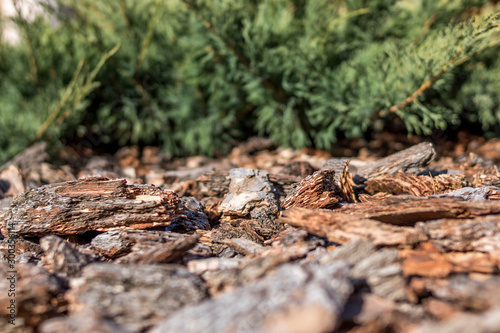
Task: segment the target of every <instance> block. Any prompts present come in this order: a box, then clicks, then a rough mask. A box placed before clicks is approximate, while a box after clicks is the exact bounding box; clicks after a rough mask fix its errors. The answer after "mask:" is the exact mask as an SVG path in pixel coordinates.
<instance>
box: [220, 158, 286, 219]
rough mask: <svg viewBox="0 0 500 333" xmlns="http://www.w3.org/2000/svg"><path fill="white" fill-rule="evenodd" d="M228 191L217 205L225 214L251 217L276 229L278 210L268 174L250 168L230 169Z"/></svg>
mask: <svg viewBox="0 0 500 333" xmlns="http://www.w3.org/2000/svg"><path fill="white" fill-rule="evenodd" d="M230 178H231V183H230V185H229V192H228V193H227V194H226V196H225V198H224V200H223V201H222V202H221V204H220V205H219V212H221V213H223V214H224V215H225V216H230V217H231V216H232V217H249V216H250V217H252V218H253V219H255V220H258V221H259V222H261V224H262V225H263V226H265V227H268V228H271V229H276V228H277V226H278V225H277V224H276V223H274V219H275V218H276V215H277V214H278V211H279V203H278V200H277V199H276V195H275V192H276V191H275V189H274V187H273V184H272V183H271V181H270V180H269V174H268V173H267V172H264V171H259V170H252V169H243V168H239V169H232V170H231V171H230Z"/></svg>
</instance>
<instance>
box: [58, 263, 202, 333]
mask: <svg viewBox="0 0 500 333" xmlns="http://www.w3.org/2000/svg"><path fill="white" fill-rule="evenodd" d="M70 286H71V289H70V290H69V291H68V293H67V297H66V298H67V299H68V301H69V303H70V312H71V313H75V312H78V311H82V310H87V309H90V310H94V311H96V312H97V313H99V314H100V315H101V316H103V317H105V318H109V319H112V320H113V321H114V322H115V323H116V324H118V325H120V326H121V327H123V328H124V329H127V330H131V331H141V330H144V329H146V328H148V327H150V326H152V325H155V324H157V323H158V322H159V321H160V320H162V319H163V318H165V317H167V316H170V315H171V314H172V313H173V312H174V311H175V310H177V309H179V308H180V307H182V306H184V305H187V304H190V303H197V302H199V301H200V300H202V299H203V298H205V297H206V291H205V288H204V286H203V282H202V281H201V279H200V278H199V277H198V276H196V275H194V274H192V273H190V272H189V271H188V270H187V269H185V268H184V267H182V266H180V265H117V264H111V263H94V264H90V265H88V266H87V267H85V268H84V269H83V272H82V277H81V278H77V279H72V280H71V283H70ZM179 332H181V331H179Z"/></svg>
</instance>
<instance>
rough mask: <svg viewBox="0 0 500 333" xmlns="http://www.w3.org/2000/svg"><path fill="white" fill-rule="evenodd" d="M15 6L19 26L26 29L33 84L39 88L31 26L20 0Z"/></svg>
mask: <svg viewBox="0 0 500 333" xmlns="http://www.w3.org/2000/svg"><path fill="white" fill-rule="evenodd" d="M14 8H15V10H16V14H17V19H18V22H19V26H20V27H21V28H22V29H23V30H24V34H25V37H26V45H27V46H28V53H29V62H30V70H31V75H32V77H33V84H34V85H35V87H37V88H38V87H39V80H38V66H37V63H36V56H35V50H34V48H33V41H32V40H31V33H30V28H29V26H28V23H27V22H26V20H25V18H24V17H23V14H22V12H21V7H20V6H19V2H18V0H14Z"/></svg>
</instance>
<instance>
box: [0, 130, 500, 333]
mask: <svg viewBox="0 0 500 333" xmlns="http://www.w3.org/2000/svg"><path fill="white" fill-rule="evenodd" d="M377 140H378V141H377ZM417 141H418V140H415V141H413V142H417ZM356 142H357V143H356V146H357V148H353V147H342V149H343V150H342V151H344V152H345V154H342V153H340V154H336V155H335V156H354V155H355V153H354V152H355V151H356V149H361V150H362V151H360V154H359V156H358V158H355V157H353V159H352V162H351V163H352V167H351V169H350V170H351V172H352V173H353V175H356V171H357V170H361V174H363V171H365V172H366V170H367V168H368V167H370V168H372V171H371V173H367V174H364V175H365V176H366V178H367V179H365V178H363V177H361V176H360V174H359V173H358V174H357V175H356V176H355V178H354V180H355V183H353V182H352V179H351V175H350V174H349V172H348V163H349V160H348V159H346V158H332V155H331V154H329V153H328V152H325V151H317V150H313V149H304V150H301V151H294V150H291V149H282V148H278V149H276V150H273V151H269V150H268V149H271V148H269V147H270V146H269V145H268V144H267V143H264V144H262V142H259V140H253V141H252V142H249V143H248V145H246V146H244V145H243V146H241V147H239V148H241V149H235V150H234V151H233V153H231V155H230V156H229V157H226V158H217V159H215V158H207V157H202V156H193V157H187V158H178V159H177V158H174V159H172V158H171V157H169V156H168V155H166V154H163V153H161V152H160V150H159V149H158V148H155V147H144V148H139V147H135V146H133V147H127V148H123V149H120V150H119V151H118V152H117V153H116V154H114V155H113V156H112V155H105V156H91V157H90V158H89V156H87V157H86V158H85V159H83V160H77V161H76V162H78V163H72V164H71V167H70V166H69V165H63V166H56V165H50V164H47V163H45V162H43V161H42V160H40V161H36V159H35V160H34V161H35V163H30V160H29V158H28V159H26V158H24V157H23V158H20V159H18V160H19V161H21V160H22V161H24V162H22V163H21V162H19V163H17V162H16V163H15V164H10V166H7V167H4V168H3V169H2V170H7V171H6V173H5V174H7V173H8V174H9V175H13V176H12V177H14V176H15V178H16V177H17V178H16V179H17V182H21V183H22V184H21V185H22V186H24V188H25V189H30V188H35V189H34V190H32V191H29V192H24V193H21V194H20V195H19V196H18V197H17V198H16V199H15V200H14V201H13V199H14V197H13V196H12V193H11V192H5V191H0V196H1V195H4V196H5V197H4V198H3V199H2V198H0V220H1V221H2V233H3V235H0V258H1V259H4V260H2V261H3V262H2V263H0V264H1V265H0V289H2V292H1V293H0V306H1V309H0V314H1V315H0V327H2V328H3V327H6V326H9V325H10V324H9V323H8V322H7V319H8V317H6V315H7V310H8V309H7V306H8V305H9V303H12V297H9V296H8V291H9V288H12V285H14V287H15V289H16V296H15V304H16V315H17V319H16V326H15V329H16V330H15V332H18V333H33V332H42V333H63V332H64V333H66V332H82V333H83V332H85V333H87V332H98V333H99V332H102V333H127V332H128V333H130V332H134V333H139V332H141V333H143V332H148V333H155V332H175V333H177V332H190V331H192V332H263V333H273V332H280V333H281V332H294V333H309V332H352V333H361V332H366V333H368V332H369V333H373V332H375V333H384V332H394V333H406V332H412V330H413V331H414V332H430V331H440V332H441V331H442V332H447V331H449V332H460V331H467V332H475V331H483V332H496V331H497V328H498V321H496V320H495V318H496V317H495V316H498V308H499V307H500V296H498V295H500V278H499V272H500V245H499V244H500V231H499V230H500V188H499V187H497V186H496V185H498V184H500V182H499V176H500V175H499V174H498V167H499V166H498V165H497V164H496V162H495V161H496V157H495V156H496V155H497V153H496V152H491V151H489V150H484V149H481V148H480V147H481V145H482V144H483V142H484V140H483V141H481V140H480V139H477V141H471V142H468V143H463V144H461V145H457V146H455V150H453V151H448V153H449V154H448V156H442V157H440V158H439V159H438V160H437V161H432V162H431V163H430V164H428V163H429V159H431V158H432V155H433V150H432V146H431V145H430V144H420V145H417V146H414V147H413V148H410V149H409V150H406V151H402V152H400V153H397V154H395V155H392V156H390V157H389V158H387V159H382V160H379V161H377V162H374V163H371V162H366V160H367V159H369V160H372V159H373V157H374V155H373V154H372V149H373V148H374V147H381V149H380V150H377V151H376V153H378V154H379V155H380V153H381V152H382V151H383V149H385V148H387V149H390V150H391V152H392V151H397V148H398V147H402V146H403V145H402V144H401V141H398V139H397V138H396V137H394V140H392V139H391V140H390V141H382V142H381V141H380V140H379V139H375V141H365V140H363V139H360V140H358V141H356ZM496 145H497V143H495V141H494V140H492V142H490V143H489V144H485V145H484V146H489V147H496ZM364 147H367V148H368V149H366V148H364ZM447 147H448V146H447ZM450 147H451V146H450ZM261 149H263V150H261ZM273 149H274V148H273ZM353 149H354V150H353ZM436 149H437V150H438V151H440V152H442V151H443V146H441V145H436ZM446 149H449V147H448V148H446ZM467 149H468V150H467ZM141 150H142V152H141ZM471 150H472V151H471ZM30 154H31V156H32V157H31V158H36V156H33V154H32V153H30V152H27V153H26V154H25V155H26V156H30ZM478 154H482V155H478ZM419 156H420V160H419V161H417V160H418V158H419ZM485 156H490V157H491V158H488V157H485ZM21 157H22V156H21ZM41 159H43V160H45V157H43V156H41ZM499 160H500V159H499ZM74 162H75V161H74ZM424 166H425V167H426V168H427V169H425V170H422V167H424ZM15 168H19V172H17V171H16V170H17V169H15ZM23 168H25V169H23ZM243 168H244V169H243ZM363 168H365V169H363ZM317 170H320V171H317ZM14 171H15V172H14ZM410 172H417V173H414V174H412V173H410ZM378 173H380V174H378ZM20 175H21V176H22V177H19V176H20ZM78 175H97V176H99V175H109V176H111V177H113V178H118V177H121V178H126V180H127V182H128V184H133V185H128V184H127V183H126V182H125V180H124V179H114V180H105V179H103V178H95V177H94V178H91V179H87V180H78V181H69V182H66V183H60V182H61V181H64V180H70V179H74V178H75V177H77V176H78ZM9 177H10V178H12V177H11V176H9ZM464 177H465V178H464ZM0 178H1V177H0ZM46 183H52V185H46V186H43V187H39V186H40V185H41V184H46ZM144 183H154V184H155V186H151V185H141V184H144ZM0 189H4V188H3V187H1V184H0ZM174 192H175V193H174ZM225 199H226V200H225ZM224 200H225V202H224V203H223V204H221V203H222V202H223V201H224ZM11 203H12V204H11ZM283 207H285V208H287V209H285V210H283V209H282V208H283ZM304 207H306V208H304ZM325 207H326V208H325ZM7 264H9V266H7ZM12 275H14V276H13V277H12ZM456 323H458V324H456ZM0 331H1V329H0Z"/></svg>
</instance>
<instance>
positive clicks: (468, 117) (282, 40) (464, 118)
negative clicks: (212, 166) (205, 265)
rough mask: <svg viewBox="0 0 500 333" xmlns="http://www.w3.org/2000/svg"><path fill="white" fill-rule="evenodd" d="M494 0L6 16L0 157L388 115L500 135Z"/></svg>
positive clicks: (140, 7) (80, 8) (156, 1)
mask: <svg viewBox="0 0 500 333" xmlns="http://www.w3.org/2000/svg"><path fill="white" fill-rule="evenodd" d="M495 3H497V2H496V1H479V0H462V1H459V0H441V1H430V0H416V1H404V0H401V1H394V0H373V1H368V0H366V1H363V0H344V1H342V0H309V1H306V0H258V1H257V0H249V1H236V0H168V1H164V0H144V1H135V0H121V1H111V0H100V1H94V0H80V1H77V2H75V1H70V0H58V1H57V5H56V6H55V7H47V12H49V13H50V14H51V15H53V16H54V17H57V24H54V23H50V22H48V20H47V19H44V18H42V17H39V18H37V19H35V20H34V21H27V20H25V19H23V18H22V17H18V18H16V19H15V21H16V23H17V24H18V26H19V28H20V31H21V32H22V37H23V39H22V42H21V43H19V44H17V45H13V46H12V45H8V44H7V43H5V42H4V43H1V44H0V75H1V79H0V112H1V117H0V161H5V160H6V159H7V158H9V157H11V156H12V155H13V154H15V153H16V152H18V151H20V150H21V149H22V148H23V147H25V146H26V145H27V144H29V143H30V142H33V141H34V140H38V139H44V140H48V141H50V142H52V143H53V144H54V147H58V146H60V145H61V144H64V143H66V142H74V141H85V140H86V142H87V143H90V144H91V145H93V146H99V145H101V144H110V143H112V144H118V145H125V144H130V143H138V144H159V145H161V146H162V147H163V148H164V150H166V151H169V152H171V153H173V154H176V155H181V154H199V153H201V154H208V155H214V154H218V153H225V152H227V151H228V150H229V149H230V148H231V147H232V146H233V145H234V144H235V143H236V142H238V140H242V139H244V138H245V137H247V136H249V135H254V134H260V135H264V136H269V137H271V138H272V139H273V140H274V141H275V142H276V143H278V144H282V145H285V146H291V147H295V148H299V147H304V146H316V147H318V148H322V149H330V148H331V147H332V146H333V145H334V144H335V142H336V140H337V139H338V138H339V137H340V136H361V135H364V134H365V133H368V132H370V131H372V130H374V128H377V127H380V124H382V125H390V124H392V123H393V122H395V121H396V120H397V121H400V122H401V123H402V124H404V125H405V127H406V130H407V132H408V133H409V134H412V133H416V134H430V133H431V132H432V131H433V130H435V129H441V130H444V129H446V128H447V127H450V126H457V125H459V124H464V123H467V124H477V125H478V126H481V127H482V128H483V130H484V131H485V132H487V133H490V134H499V133H500V131H499V128H500V126H499V125H500V95H499V94H498V92H499V91H500V57H498V54H499V51H500V5H499V4H498V3H497V4H495ZM117 45H120V46H117ZM118 47H119V49H118ZM90 138H92V140H91V139H90Z"/></svg>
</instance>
